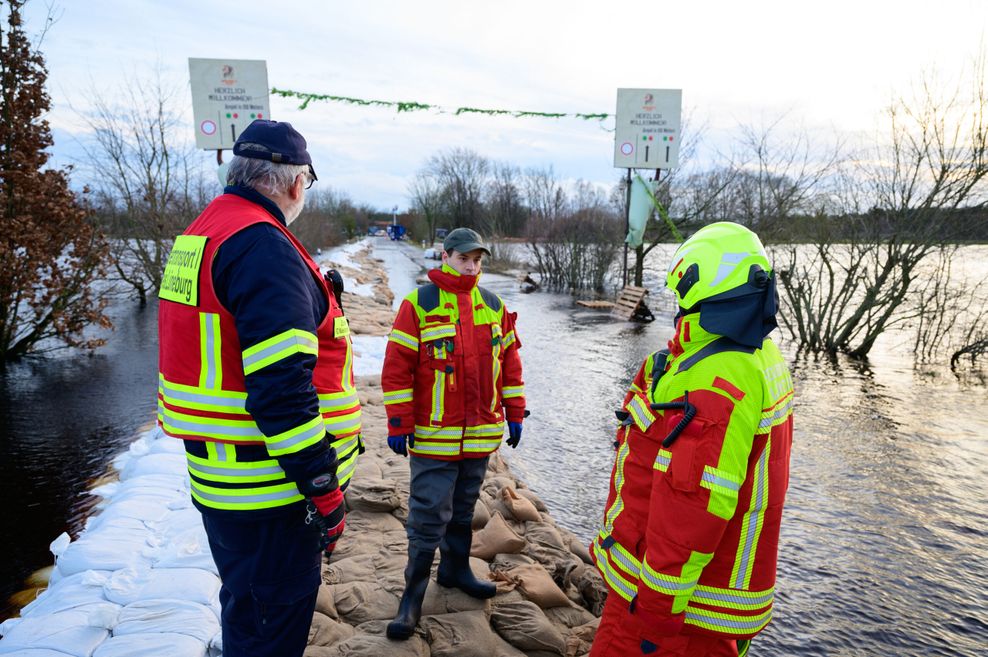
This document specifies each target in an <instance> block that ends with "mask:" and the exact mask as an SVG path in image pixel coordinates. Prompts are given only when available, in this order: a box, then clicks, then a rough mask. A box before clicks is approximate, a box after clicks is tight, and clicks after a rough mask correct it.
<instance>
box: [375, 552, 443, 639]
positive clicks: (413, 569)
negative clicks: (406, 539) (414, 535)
mask: <svg viewBox="0 0 988 657" xmlns="http://www.w3.org/2000/svg"><path fill="white" fill-rule="evenodd" d="M434 556H435V550H432V551H429V552H422V551H418V550H413V549H411V548H409V550H408V565H407V566H405V591H404V593H402V594H401V602H400V603H399V604H398V614H397V615H396V616H395V619H394V620H393V621H391V622H390V623H388V630H387V635H388V638H389V639H398V640H399V641H404V640H405V639H407V638H408V637H410V636H412V633H413V632H414V631H415V626H416V625H418V622H419V618H421V616H422V599H423V598H425V590H426V588H428V586H429V573H430V571H431V570H432V559H433V557H434Z"/></svg>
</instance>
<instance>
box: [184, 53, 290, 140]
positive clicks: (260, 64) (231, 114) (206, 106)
mask: <svg viewBox="0 0 988 657" xmlns="http://www.w3.org/2000/svg"><path fill="white" fill-rule="evenodd" d="M189 78H190V80H191V82H192V114H193V116H194V117H195V124H196V146H197V147H198V148H203V149H206V150H221V149H224V148H233V142H235V141H236V140H237V137H238V136H240V133H241V132H243V130H244V128H246V127H247V126H248V125H250V123H251V121H253V120H254V119H270V118H271V110H270V105H269V103H268V68H267V64H266V63H265V62H264V61H263V60H253V59H196V58H193V57H190V58H189Z"/></svg>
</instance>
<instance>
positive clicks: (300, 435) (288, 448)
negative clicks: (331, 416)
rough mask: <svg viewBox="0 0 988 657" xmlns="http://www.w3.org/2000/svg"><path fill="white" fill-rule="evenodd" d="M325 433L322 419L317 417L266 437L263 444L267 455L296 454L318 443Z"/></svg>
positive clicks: (319, 416)
mask: <svg viewBox="0 0 988 657" xmlns="http://www.w3.org/2000/svg"><path fill="white" fill-rule="evenodd" d="M325 433H326V427H325V426H324V425H323V418H322V416H321V415H317V416H316V417H314V418H312V419H311V420H309V421H308V422H306V423H305V424H302V425H299V426H297V427H295V428H294V429H289V430H288V431H283V432H281V433H279V434H277V435H275V436H268V438H267V440H266V441H265V443H266V444H267V448H268V454H270V455H271V456H281V455H282V454H290V453H292V452H297V451H299V450H300V449H304V448H306V447H308V446H309V445H313V444H315V443H317V442H319V440H320V439H321V438H322V437H323V435H324V434H325Z"/></svg>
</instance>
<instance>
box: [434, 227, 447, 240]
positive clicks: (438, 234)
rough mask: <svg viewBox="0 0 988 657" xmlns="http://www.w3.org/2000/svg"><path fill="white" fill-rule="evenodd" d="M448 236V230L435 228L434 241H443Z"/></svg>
mask: <svg viewBox="0 0 988 657" xmlns="http://www.w3.org/2000/svg"><path fill="white" fill-rule="evenodd" d="M447 235H449V228H437V229H436V239H437V240H444V239H446V236H447Z"/></svg>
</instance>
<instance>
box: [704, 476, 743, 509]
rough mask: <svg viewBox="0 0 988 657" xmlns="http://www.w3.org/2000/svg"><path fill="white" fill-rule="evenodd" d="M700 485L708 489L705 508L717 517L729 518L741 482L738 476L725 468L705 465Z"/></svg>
mask: <svg viewBox="0 0 988 657" xmlns="http://www.w3.org/2000/svg"><path fill="white" fill-rule="evenodd" d="M700 486H701V487H703V488H706V489H707V490H709V491H710V501H709V502H708V503H707V510H708V511H710V513H712V514H714V515H715V516H717V517H718V518H723V519H724V520H730V519H731V518H733V517H734V511H735V510H736V509H737V506H738V491H740V490H741V482H740V481H738V477H737V476H736V475H734V474H732V473H730V472H727V471H725V470H719V469H717V468H715V467H713V466H710V465H707V466H704V468H703V476H702V478H701V479H700Z"/></svg>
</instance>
